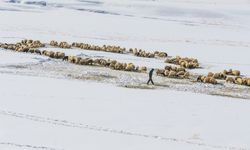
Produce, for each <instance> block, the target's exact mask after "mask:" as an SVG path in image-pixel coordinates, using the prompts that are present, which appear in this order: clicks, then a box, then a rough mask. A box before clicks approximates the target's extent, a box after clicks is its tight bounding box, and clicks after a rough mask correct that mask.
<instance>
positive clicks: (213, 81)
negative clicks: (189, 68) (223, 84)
mask: <svg viewBox="0 0 250 150" xmlns="http://www.w3.org/2000/svg"><path fill="white" fill-rule="evenodd" d="M197 81H198V82H202V83H210V84H217V83H218V82H217V81H216V79H215V78H213V77H207V76H202V75H200V76H198V78H197Z"/></svg>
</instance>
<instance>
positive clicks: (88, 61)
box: [42, 50, 147, 72]
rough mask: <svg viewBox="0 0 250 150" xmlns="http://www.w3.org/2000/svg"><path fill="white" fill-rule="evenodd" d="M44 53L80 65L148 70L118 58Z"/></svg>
mask: <svg viewBox="0 0 250 150" xmlns="http://www.w3.org/2000/svg"><path fill="white" fill-rule="evenodd" d="M42 55H45V56H48V57H50V58H56V59H62V60H64V61H68V62H70V63H74V64H78V65H92V66H101V67H108V68H110V69H113V70H122V71H131V72H146V71H147V67H145V66H143V67H139V66H135V65H134V64H133V63H121V62H118V61H117V60H111V59H92V58H82V57H78V56H66V55H65V53H62V52H54V51H47V50H44V51H42Z"/></svg>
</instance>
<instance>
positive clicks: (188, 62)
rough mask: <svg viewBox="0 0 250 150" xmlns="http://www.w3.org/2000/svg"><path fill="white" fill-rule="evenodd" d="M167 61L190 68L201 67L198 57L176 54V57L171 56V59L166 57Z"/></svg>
mask: <svg viewBox="0 0 250 150" xmlns="http://www.w3.org/2000/svg"><path fill="white" fill-rule="evenodd" d="M165 63H171V64H176V65H180V66H182V67H184V68H189V69H193V68H197V67H199V62H198V60H197V59H194V58H187V57H185V58H181V57H180V56H176V57H175V58H171V59H166V60H165Z"/></svg>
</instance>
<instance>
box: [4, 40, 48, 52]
mask: <svg viewBox="0 0 250 150" xmlns="http://www.w3.org/2000/svg"><path fill="white" fill-rule="evenodd" d="M44 46H45V44H42V43H41V42H40V41H38V40H37V41H33V40H22V41H21V42H18V43H16V44H7V43H4V44H0V47H1V48H4V49H10V50H14V51H17V52H30V53H38V54H39V53H40V54H41V52H40V51H39V50H37V49H36V48H40V47H44Z"/></svg>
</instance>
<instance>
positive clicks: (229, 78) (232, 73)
mask: <svg viewBox="0 0 250 150" xmlns="http://www.w3.org/2000/svg"><path fill="white" fill-rule="evenodd" d="M240 75H241V74H240V71H239V70H232V69H229V70H224V71H222V72H219V73H213V72H209V73H208V75H207V76H202V75H200V76H199V77H198V78H197V81H199V82H204V83H212V84H217V83H218V82H217V80H216V79H218V80H225V81H226V82H228V83H233V84H238V85H247V86H250V78H244V77H241V76H240Z"/></svg>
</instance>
